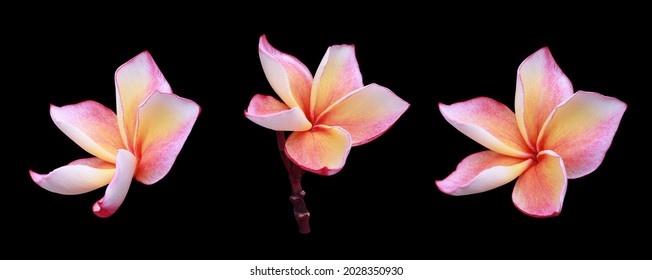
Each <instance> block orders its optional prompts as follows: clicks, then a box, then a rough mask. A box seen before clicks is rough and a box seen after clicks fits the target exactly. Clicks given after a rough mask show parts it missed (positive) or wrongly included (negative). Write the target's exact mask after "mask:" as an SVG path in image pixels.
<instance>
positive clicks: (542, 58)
mask: <svg viewBox="0 0 652 280" xmlns="http://www.w3.org/2000/svg"><path fill="white" fill-rule="evenodd" d="M572 94H573V85H572V84H571V82H570V80H569V79H568V77H566V75H565V74H564V72H562V71H561V69H560V68H559V66H558V65H557V62H555V59H554V58H553V57H552V54H551V53H550V50H549V49H548V48H547V47H544V48H541V49H539V50H538V51H537V52H535V53H534V54H532V55H530V56H529V57H528V58H526V59H525V60H524V61H523V63H521V65H520V66H519V68H518V73H517V77H516V97H515V106H514V109H515V111H516V122H517V123H518V128H519V130H520V131H521V134H522V135H523V138H524V139H526V140H527V144H528V145H529V147H530V148H532V149H534V147H535V144H536V140H537V138H538V136H539V133H540V131H541V128H542V127H543V124H544V123H545V122H546V119H548V116H549V115H550V113H551V112H552V110H553V109H554V108H555V107H557V105H559V103H561V102H562V101H564V100H566V99H567V98H568V97H570V96H571V95H572Z"/></svg>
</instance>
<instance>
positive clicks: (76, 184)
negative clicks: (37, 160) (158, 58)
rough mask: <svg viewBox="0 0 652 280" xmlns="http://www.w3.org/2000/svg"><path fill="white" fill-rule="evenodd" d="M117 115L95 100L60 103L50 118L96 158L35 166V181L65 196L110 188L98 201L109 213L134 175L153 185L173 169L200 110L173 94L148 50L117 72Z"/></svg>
mask: <svg viewBox="0 0 652 280" xmlns="http://www.w3.org/2000/svg"><path fill="white" fill-rule="evenodd" d="M115 86H116V102H117V114H116V113H114V112H113V111H111V109H109V108H107V107H105V106H104V105H102V104H100V103H97V102H95V101H91V100H89V101H84V102H80V103H77V104H73V105H67V106H63V107H57V106H54V105H50V116H51V117H52V120H53V121H54V123H55V124H56V125H57V127H58V128H59V129H61V131H63V133H65V134H66V135H67V136H68V137H70V139H72V140H73V141H74V142H75V143H77V145H79V146H80V147H81V148H82V149H84V150H86V151H87V152H89V153H90V154H91V155H93V156H94V157H91V158H83V159H79V160H76V161H73V162H71V163H70V164H68V165H66V166H63V167H60V168H57V169H55V170H54V171H52V172H50V173H49V174H47V175H42V174H38V173H36V172H34V171H32V170H30V171H29V172H30V175H31V176H32V180H34V182H36V184H38V185H39V186H41V187H42V188H44V189H46V190H48V191H51V192H55V193H59V194H66V195H72V194H81V193H86V192H90V191H92V190H95V189H98V188H100V187H103V186H106V185H107V184H108V187H107V188H106V192H105V194H104V197H103V198H102V199H100V200H99V201H97V202H96V203H95V204H94V205H93V212H94V213H95V215H97V216H99V217H109V216H111V215H112V214H113V213H115V211H116V210H118V208H119V207H120V205H121V204H122V202H123V201H124V199H125V197H126V195H127V191H128V190H129V186H130V185H131V181H132V178H135V179H136V180H138V181H139V182H141V183H143V184H146V185H151V184H154V183H156V182H158V181H159V180H161V179H162V178H163V177H164V176H165V175H166V174H167V173H168V171H170V168H172V164H173V163H174V161H175V159H176V157H177V155H178V154H179V152H180V150H181V147H182V146H183V144H184V142H185V141H186V138H188V134H189V133H190V131H191V129H192V127H193V125H194V123H195V120H196V119H197V116H198V115H199V111H200V108H199V106H198V105H197V104H196V103H195V102H193V101H192V100H189V99H185V98H182V97H179V96H177V95H175V94H173V93H172V90H171V88H170V85H169V84H168V82H167V81H166V79H165V77H163V74H162V73H161V71H160V70H159V68H158V66H157V65H156V64H155V63H154V60H153V58H152V56H151V55H150V54H149V52H147V51H145V52H142V53H140V54H139V55H137V56H136V57H134V58H132V59H131V60H129V61H128V62H127V63H125V64H123V65H122V66H120V67H119V68H118V70H117V71H116V73H115Z"/></svg>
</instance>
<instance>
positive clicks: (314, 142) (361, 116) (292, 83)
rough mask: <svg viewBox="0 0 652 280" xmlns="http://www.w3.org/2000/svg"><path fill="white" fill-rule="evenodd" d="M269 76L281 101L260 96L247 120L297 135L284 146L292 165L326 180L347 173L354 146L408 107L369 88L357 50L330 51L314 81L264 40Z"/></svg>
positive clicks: (386, 92)
mask: <svg viewBox="0 0 652 280" xmlns="http://www.w3.org/2000/svg"><path fill="white" fill-rule="evenodd" d="M258 52H259V55H260V61H261V63H262V66H263V70H264V72H265V76H266V77H267V80H268V81H269V83H270V85H271V86H272V88H273V89H274V91H275V92H276V94H278V96H279V97H280V98H281V100H282V102H281V101H278V100H277V99H275V98H274V97H271V96H266V95H261V94H258V95H255V96H254V97H253V99H252V100H251V102H250V103H249V107H248V108H247V110H246V111H245V116H246V117H247V118H249V119H250V120H251V121H253V122H254V123H257V124H259V125H261V126H263V127H266V128H269V129H272V130H276V131H293V133H292V134H291V135H290V136H289V137H288V139H287V142H286V145H285V153H286V155H287V156H288V158H289V159H290V160H292V162H294V163H295V164H297V165H299V166H301V168H302V169H304V170H308V171H311V172H314V173H317V174H321V175H332V174H335V173H337V172H338V171H340V170H341V169H342V167H343V166H344V163H345V161H346V158H347V156H348V154H349V151H350V149H351V147H352V146H357V145H362V144H365V143H367V142H369V141H371V140H374V139H376V138H377V137H379V136H380V135H382V134H383V133H384V132H385V131H386V130H387V129H389V128H390V127H391V126H392V125H393V124H394V122H396V120H397V119H398V118H399V117H400V116H401V115H402V114H403V113H404V112H405V111H406V110H407V108H408V107H409V104H408V103H407V102H405V101H403V100H402V99H401V98H399V97H398V96H396V95H395V94H394V93H393V92H392V91H391V90H389V89H387V88H385V87H382V86H379V85H377V84H369V85H367V86H364V85H363V83H362V75H361V73H360V69H359V67H358V62H357V60H356V57H355V49H354V46H353V45H335V46H331V47H329V48H328V50H326V54H325V55H324V57H323V59H322V61H321V63H320V64H319V68H318V69H317V72H316V73H315V77H314V79H313V76H312V75H311V73H310V71H309V70H308V68H307V67H306V66H305V65H304V64H303V63H301V61H299V60H298V59H296V58H295V57H293V56H291V55H288V54H286V53H283V52H280V51H279V50H277V49H275V48H274V47H272V45H270V43H269V42H268V41H267V38H266V36H265V35H262V36H261V37H260V41H259V45H258Z"/></svg>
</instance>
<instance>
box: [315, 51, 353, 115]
mask: <svg viewBox="0 0 652 280" xmlns="http://www.w3.org/2000/svg"><path fill="white" fill-rule="evenodd" d="M362 86H363V84H362V74H361V73H360V68H359V66H358V60H357V59H356V57H355V47H354V46H353V45H335V46H331V47H329V48H328V50H326V54H325V55H324V58H323V59H322V61H321V63H320V64H319V68H317V72H316V73H315V80H314V81H313V85H312V90H311V93H310V106H311V107H310V115H311V117H312V119H315V118H316V117H318V116H319V115H320V114H321V113H322V112H323V111H324V110H326V108H328V107H329V106H330V105H331V104H333V103H335V102H336V101H338V100H339V99H340V98H342V97H343V96H344V95H347V94H348V93H350V92H352V91H354V90H356V89H359V88H361V87H362Z"/></svg>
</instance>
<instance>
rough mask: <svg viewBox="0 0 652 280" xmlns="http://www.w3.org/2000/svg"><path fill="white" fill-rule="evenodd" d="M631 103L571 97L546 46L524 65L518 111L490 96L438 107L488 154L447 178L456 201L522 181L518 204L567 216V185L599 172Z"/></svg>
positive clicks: (445, 188) (537, 213)
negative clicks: (628, 104) (598, 169)
mask: <svg viewBox="0 0 652 280" xmlns="http://www.w3.org/2000/svg"><path fill="white" fill-rule="evenodd" d="M626 108H627V105H626V104H625V103H623V102H621V101H620V100H618V99H616V98H613V97H608V96H604V95H601V94H598V93H595V92H586V91H578V92H576V93H573V86H572V85H571V82H570V80H569V79H568V78H567V77H566V75H564V73H563V72H562V71H561V69H560V68H559V66H557V63H556V62H555V60H554V59H553V57H552V54H551V53H550V51H549V49H548V48H547V47H544V48H542V49H540V50H538V51H537V52H535V53H534V54H532V55H531V56H530V57H528V58H526V59H525V61H523V63H522V64H521V65H520V67H519V69H518V73H517V80H516V98H515V110H516V113H514V112H512V111H511V110H510V109H509V108H507V106H505V105H503V104H502V103H499V102H497V101H495V100H493V99H490V98H487V97H478V98H475V99H471V100H468V101H465V102H459V103H455V104H452V105H444V104H441V103H440V104H439V110H440V111H441V113H442V115H443V116H444V118H445V119H446V120H447V121H448V122H449V123H450V124H451V125H453V126H454V127H455V128H457V129H458V130H459V131H461V132H462V133H464V134H465V135H467V136H468V137H470V138H471V139H473V140H475V141H476V142H478V143H480V144H481V145H483V146H484V147H486V148H487V149H489V150H488V151H482V152H478V153H475V154H472V155H470V156H468V157H466V158H465V159H464V160H462V162H460V164H459V165H458V166H457V169H456V170H455V171H454V172H453V173H452V174H450V175H449V176H448V177H447V178H446V179H444V180H441V181H436V184H437V186H438V187H439V189H440V190H441V191H442V192H444V193H447V194H451V195H467V194H474V193H479V192H484V191H488V190H491V189H494V188H496V187H499V186H502V185H504V184H506V183H508V182H510V181H512V180H514V179H515V178H517V177H518V180H517V181H516V184H515V186H514V190H513V192H512V201H513V202H514V205H516V207H517V208H518V209H519V210H520V211H522V212H523V213H525V214H527V215H530V216H533V217H551V216H556V215H559V213H560V212H561V208H562V204H563V201H564V195H565V193H566V184H567V180H568V179H575V178H579V177H582V176H585V175H587V174H589V173H591V172H593V171H594V170H596V169H597V168H598V166H599V165H600V163H601V162H602V160H603V159H604V157H605V154H606V152H607V149H608V148H609V146H611V142H612V140H613V137H614V135H615V133H616V130H617V129H618V125H619V124H620V120H621V118H622V116H623V114H624V113H625V109H626Z"/></svg>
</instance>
